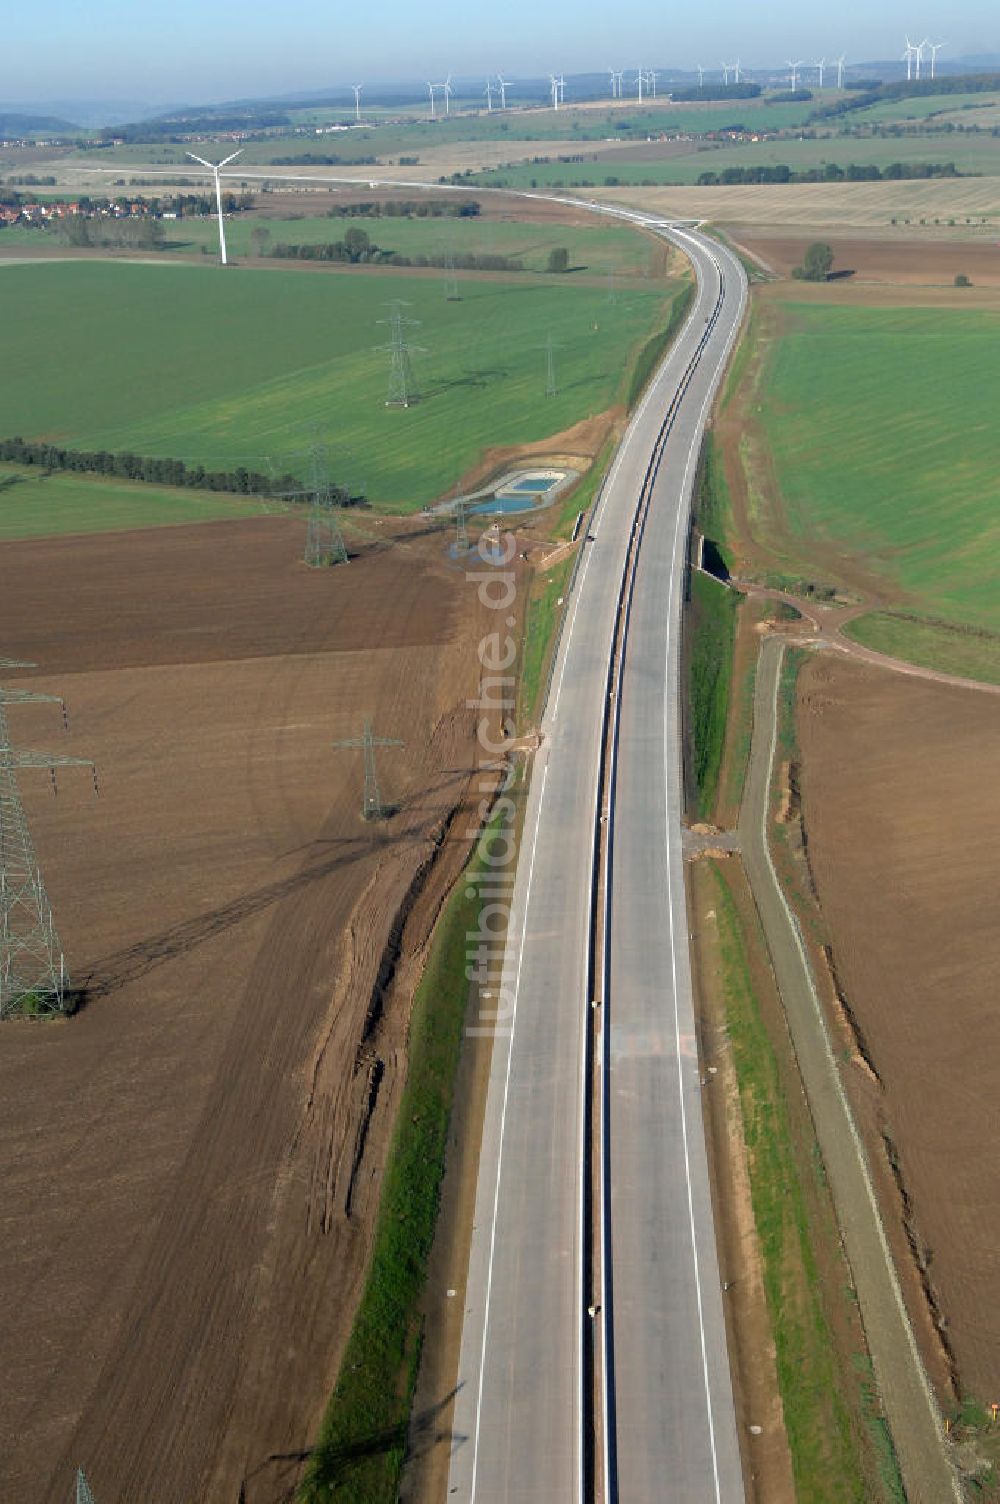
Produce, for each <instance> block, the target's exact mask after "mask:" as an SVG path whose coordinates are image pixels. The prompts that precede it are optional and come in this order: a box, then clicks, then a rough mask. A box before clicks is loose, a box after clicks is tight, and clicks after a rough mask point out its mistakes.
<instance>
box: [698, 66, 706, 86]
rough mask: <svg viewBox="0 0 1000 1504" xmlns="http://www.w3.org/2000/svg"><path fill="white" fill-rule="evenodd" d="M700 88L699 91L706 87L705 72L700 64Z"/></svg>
mask: <svg viewBox="0 0 1000 1504" xmlns="http://www.w3.org/2000/svg"><path fill="white" fill-rule="evenodd" d="M698 87H699V89H703V88H704V87H705V70H704V68H703V67H702V66H701V64H700V63H699V64H698Z"/></svg>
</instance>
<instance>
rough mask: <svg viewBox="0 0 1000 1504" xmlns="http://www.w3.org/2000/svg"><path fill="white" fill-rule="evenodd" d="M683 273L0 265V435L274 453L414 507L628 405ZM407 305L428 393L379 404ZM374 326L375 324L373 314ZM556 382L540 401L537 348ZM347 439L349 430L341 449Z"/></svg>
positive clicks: (220, 454) (230, 460) (224, 459)
mask: <svg viewBox="0 0 1000 1504" xmlns="http://www.w3.org/2000/svg"><path fill="white" fill-rule="evenodd" d="M678 288H679V284H678V283H676V282H662V283H659V284H658V285H655V286H654V285H650V286H649V287H645V288H635V287H622V288H620V289H619V290H618V293H617V298H616V301H615V302H614V303H613V304H612V303H610V302H609V301H608V297H607V290H606V288H605V287H603V286H601V287H598V288H595V287H586V286H583V285H580V284H577V283H574V280H573V278H572V277H546V278H544V279H540V280H537V281H529V280H526V279H522V280H520V281H517V280H510V281H507V280H503V279H499V278H498V279H476V280H468V281H466V282H464V283H463V285H462V298H461V301H460V302H448V301H446V300H445V299H444V297H443V296H442V291H441V285H440V282H439V280H438V279H437V278H426V277H415V276H408V275H405V274H403V273H399V274H396V273H385V274H382V273H379V274H378V275H373V276H364V275H359V276H354V275H349V276H339V275H335V274H324V273H323V272H322V271H317V272H314V273H307V272H302V271H298V270H285V269H284V268H281V267H280V266H276V267H275V268H274V269H270V268H269V269H261V270H255V269H248V268H237V269H232V270H231V271H229V272H226V271H223V270H222V269H221V268H218V267H214V266H209V265H205V266H191V265H170V266H162V265H131V264H125V263H121V262H115V263H107V262H86V263H81V262H60V263H58V264H54V263H46V264H44V265H42V264H37V263H36V264H33V265H16V266H14V265H11V266H6V267H5V268H4V269H3V273H2V276H0V319H2V321H3V326H4V332H5V337H6V351H7V354H6V357H5V365H4V378H3V424H4V429H5V434H4V436H7V437H13V436H14V435H20V436H22V437H23V438H25V439H52V440H58V441H59V442H60V443H62V444H65V445H67V446H70V447H74V448H83V449H101V448H103V449H108V450H113V451H121V450H125V449H128V450H131V451H132V452H133V453H137V454H144V455H153V456H170V457H176V458H179V459H183V460H185V461H189V462H192V463H201V464H204V465H206V466H207V467H208V468H212V469H215V468H231V467H232V466H233V465H247V466H248V467H251V468H257V467H260V466H262V465H264V464H266V462H267V460H268V459H270V460H271V461H273V462H274V463H275V465H276V466H277V467H278V468H279V469H282V470H284V469H291V470H293V472H294V473H300V472H302V473H304V471H305V469H306V468H307V464H308V462H307V459H306V458H305V457H304V455H303V451H304V450H306V449H307V448H308V446H309V444H310V443H311V442H313V440H314V438H315V439H318V440H319V441H321V442H327V443H328V444H329V446H330V462H331V468H332V470H333V473H334V478H335V479H337V480H338V481H340V482H341V483H343V484H346V485H348V486H349V487H350V488H351V489H352V490H364V491H365V492H366V494H367V495H368V496H369V497H370V498H371V499H372V501H373V502H374V504H375V505H377V506H380V507H383V508H386V509H390V510H394V511H404V512H408V511H414V510H417V509H418V508H420V507H422V506H424V505H426V504H427V503H428V502H430V501H432V500H434V499H435V498H436V497H438V496H440V495H443V494H444V493H445V492H446V491H448V489H449V488H450V487H451V486H453V485H454V483H455V481H456V479H457V477H459V476H460V475H461V474H463V473H464V472H465V471H466V470H467V469H469V468H470V467H471V466H472V465H473V464H474V463H475V462H476V461H477V460H478V458H479V457H480V456H481V455H482V453H483V451H484V450H485V449H487V448H488V447H490V446H496V445H519V444H525V443H531V442H534V441H538V440H544V439H547V438H549V437H550V436H552V435H554V434H558V433H561V432H562V431H563V430H565V429H567V428H569V427H571V426H572V425H574V424H576V423H578V422H579V421H581V420H582V419H585V418H588V417H591V416H593V415H594V414H597V413H603V412H606V411H608V410H609V409H610V408H612V407H614V406H616V405H619V404H623V403H624V402H625V401H626V400H627V397H628V392H629V388H630V384H631V371H632V367H633V362H634V361H635V359H636V358H637V355H638V352H639V351H640V350H641V349H642V347H643V345H644V344H645V343H646V341H647V340H648V339H649V337H650V330H651V329H655V328H656V327H657V326H658V325H660V326H662V324H663V323H665V322H666V321H667V320H669V317H670V310H671V307H672V305H673V302H674V299H675V296H676V294H677V292H678ZM391 298H400V299H404V300H406V303H407V306H406V308H405V310H404V311H405V313H406V315H407V317H409V318H412V319H414V320H420V327H419V328H417V327H416V326H413V327H411V328H410V329H409V330H408V334H409V338H410V339H411V340H412V341H413V344H414V346H417V345H419V346H421V347H422V351H421V350H417V349H414V352H413V356H412V364H413V371H414V377H415V381H416V385H417V388H418V390H419V392H420V394H421V400H420V401H418V402H417V403H416V404H415V405H412V406H410V407H409V408H406V409H402V408H387V407H386V401H385V399H386V391H387V381H388V371H389V360H388V355H387V353H386V352H385V350H384V349H383V348H381V347H384V346H385V345H386V344H387V343H388V340H389V329H388V326H387V324H386V323H385V322H384V321H385V320H386V319H387V318H388V316H389V310H388V307H387V303H388V300H389V299H391ZM380 321H381V322H380ZM549 335H551V337H552V340H553V343H554V345H555V359H556V373H557V387H558V390H557V393H556V395H554V396H551V397H547V396H546V395H545V392H546V352H545V343H546V339H547V337H548V336H549ZM344 435H349V436H350V437H349V445H350V449H349V451H348V449H347V446H346V444H345V440H344Z"/></svg>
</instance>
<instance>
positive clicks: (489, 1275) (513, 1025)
mask: <svg viewBox="0 0 1000 1504" xmlns="http://www.w3.org/2000/svg"><path fill="white" fill-rule="evenodd" d="M548 776H549V764H548V760H547V759H546V763H545V767H544V768H543V769H542V787H541V791H540V793H539V795H538V810H537V814H536V817H535V834H534V837H533V839H532V842H531V861H530V864H529V866H528V881H527V885H526V887H525V892H524V913H523V915H522V916H521V943H520V946H519V949H518V955H517V972H516V975H515V977H514V1005H513V1009H512V1012H511V1020H510V1038H509V1040H508V1044H507V1072H506V1076H505V1078H504V1085H503V1107H502V1108H501V1111H500V1147H499V1150H498V1153H497V1184H496V1190H495V1192H494V1195H493V1221H492V1225H491V1227H490V1256H489V1263H488V1265H487V1271H486V1299H485V1301H484V1304H483V1348H482V1353H481V1355H480V1360H479V1391H478V1393H477V1395H476V1424H475V1431H474V1439H473V1446H472V1487H471V1490H470V1494H469V1498H470V1500H475V1497H476V1484H477V1480H478V1474H479V1433H480V1427H481V1422H482V1411H483V1382H484V1377H485V1373H486V1345H487V1337H488V1334H489V1325H490V1298H491V1296H492V1293H493V1259H494V1255H495V1253H496V1242H497V1218H498V1213H499V1209H500V1178H501V1173H502V1170H503V1146H504V1129H505V1127H506V1124H507V1102H508V1098H509V1094H510V1067H511V1061H512V1059H513V1057H514V1034H515V1032H516V1030H517V1003H518V997H519V996H520V991H521V966H522V963H523V961H524V945H525V939H526V932H527V925H528V913H529V911H530V908H531V883H532V879H533V877H534V875H535V852H536V851H537V849H538V831H539V828H540V826H541V823H542V808H543V806H544V803H545V785H546V781H547V779H548Z"/></svg>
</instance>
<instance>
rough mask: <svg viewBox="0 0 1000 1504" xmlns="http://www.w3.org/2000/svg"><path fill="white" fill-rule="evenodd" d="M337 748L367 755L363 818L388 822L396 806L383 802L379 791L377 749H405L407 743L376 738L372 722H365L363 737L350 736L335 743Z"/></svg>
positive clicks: (392, 739) (388, 737)
mask: <svg viewBox="0 0 1000 1504" xmlns="http://www.w3.org/2000/svg"><path fill="white" fill-rule="evenodd" d="M333 745H334V746H335V747H359V748H360V749H361V750H362V751H363V752H364V755H365V792H364V797H363V800H362V804H361V817H362V819H364V820H387V819H388V818H389V816H390V815H393V814H395V812H396V809H395V805H392V804H386V803H384V802H383V799H382V795H381V793H380V791H379V784H378V771H377V769H376V767H375V748H376V747H403V746H405V745H406V743H405V742H401V741H397V739H396V738H395V737H391V736H376V735H375V733H374V732H373V731H372V723H371V721H365V729H364V732H363V734H362V735H361V736H350V737H347V738H346V739H345V740H344V741H340V742H334V744H333Z"/></svg>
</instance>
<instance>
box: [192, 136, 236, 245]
mask: <svg viewBox="0 0 1000 1504" xmlns="http://www.w3.org/2000/svg"><path fill="white" fill-rule="evenodd" d="M242 150H243V148H242V146H241V147H240V150H239V151H234V152H233V154H232V156H231V157H223V159H222V161H221V162H219V163H218V164H216V163H215V162H206V161H205V158H204V157H196V156H195V154H194V152H193V151H189V152H188V153H187V156H189V157H190V158H191V160H192V162H200V163H201V165H202V167H207V168H208V170H209V172H211V173H213V174H214V176H215V205H216V208H217V209H218V211H219V259H220V261H221V262H222V264H223V266H225V265H226V264H227V263H226V227H225V224H224V223H223V219H222V188H221V186H220V183H219V173H220V172H221V170H222V168H223V167H225V166H227V165H228V163H230V162H235V160H236V158H237V157H238V156H239V155H240V152H242Z"/></svg>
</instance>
